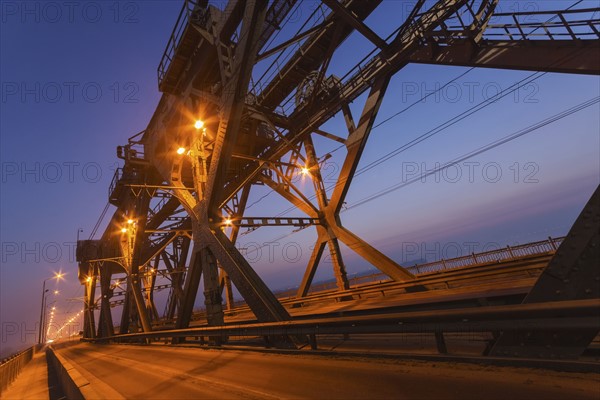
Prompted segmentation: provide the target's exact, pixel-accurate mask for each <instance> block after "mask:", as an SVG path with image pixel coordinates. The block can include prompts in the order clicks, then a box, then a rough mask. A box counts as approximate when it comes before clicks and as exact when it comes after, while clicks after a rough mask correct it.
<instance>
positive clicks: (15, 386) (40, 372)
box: [1, 351, 50, 399]
mask: <svg viewBox="0 0 600 400" xmlns="http://www.w3.org/2000/svg"><path fill="white" fill-rule="evenodd" d="M1 397H2V399H50V391H49V385H48V364H47V363H46V353H45V352H44V351H41V352H39V353H36V354H35V355H34V356H33V359H32V360H31V361H30V362H29V364H27V365H26V366H25V367H24V368H23V370H22V371H21V373H20V374H19V376H18V377H17V379H15V381H14V382H13V383H11V384H10V386H9V387H8V388H7V389H6V391H5V392H4V393H2V396H1Z"/></svg>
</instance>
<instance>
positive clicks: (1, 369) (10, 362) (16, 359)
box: [0, 346, 37, 393]
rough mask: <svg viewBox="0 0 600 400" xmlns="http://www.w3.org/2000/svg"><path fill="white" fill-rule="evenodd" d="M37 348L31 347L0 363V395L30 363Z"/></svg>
mask: <svg viewBox="0 0 600 400" xmlns="http://www.w3.org/2000/svg"><path fill="white" fill-rule="evenodd" d="M36 347H37V346H32V347H30V348H28V349H26V350H23V351H21V352H19V353H17V354H14V355H12V356H10V357H8V358H5V359H3V360H2V361H1V362H0V393H2V392H4V390H6V388H7V387H8V385H10V384H11V383H12V382H13V381H14V380H15V379H16V378H17V376H18V375H19V373H20V372H21V370H22V369H23V367H25V365H27V363H29V361H31V359H32V358H33V355H34V354H35V352H36Z"/></svg>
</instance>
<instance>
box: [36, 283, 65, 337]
mask: <svg viewBox="0 0 600 400" xmlns="http://www.w3.org/2000/svg"><path fill="white" fill-rule="evenodd" d="M63 276H65V274H63V273H62V272H55V273H54V276H51V277H50V278H46V279H44V282H43V284H42V307H41V311H40V331H39V336H38V343H40V344H41V343H42V334H43V331H44V327H43V325H44V308H45V306H46V292H47V291H48V290H46V281H49V280H50V279H56V280H57V281H59V280H60V279H61V278H62V277H63Z"/></svg>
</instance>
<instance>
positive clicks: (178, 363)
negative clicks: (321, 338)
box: [58, 344, 600, 399]
mask: <svg viewBox="0 0 600 400" xmlns="http://www.w3.org/2000/svg"><path fill="white" fill-rule="evenodd" d="M58 352H59V354H61V355H62V356H63V357H64V358H66V359H67V360H68V361H69V362H71V364H73V365H74V366H75V367H76V369H77V370H78V371H79V372H80V373H81V374H82V375H83V376H84V377H85V378H86V379H87V380H89V381H90V382H92V384H93V382H96V381H102V382H103V383H104V384H107V385H109V386H110V387H111V389H113V390H115V391H117V392H118V393H119V394H121V395H122V396H123V397H125V398H131V399H134V398H159V397H160V398H164V397H168V398H228V399H234V398H260V399H269V398H331V399H336V398H347V399H350V398H436V399H438V398H456V395H457V394H458V393H460V397H461V398H486V399H492V398H498V399H506V398H531V399H541V398H544V399H563V398H571V399H575V398H581V399H587V398H589V399H592V398H593V399H597V398H598V396H599V395H600V385H598V375H595V374H576V373H559V372H550V371H540V370H530V369H523V368H520V369H517V368H506V367H489V368H486V369H482V368H480V367H479V366H475V365H466V364H458V363H424V362H420V361H401V360H382V359H369V358H350V357H348V358H346V357H344V358H343V359H340V358H333V357H322V356H310V355H293V356H292V355H286V354H275V353H264V352H250V351H220V350H204V349H199V348H177V347H171V346H161V345H152V346H131V345H102V346H99V345H93V344H78V345H75V346H70V347H66V348H62V349H59V350H58ZM315 357H320V358H319V359H318V362H315ZM156 360H160V362H159V363H157V362H156ZM124 371H127V373H126V374H125V373H123V372H124ZM232 376H235V377H236V379H235V380H232V379H231V377H232ZM474 382H477V384H474Z"/></svg>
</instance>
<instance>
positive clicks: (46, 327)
mask: <svg viewBox="0 0 600 400" xmlns="http://www.w3.org/2000/svg"><path fill="white" fill-rule="evenodd" d="M48 296H49V295H46V297H48ZM53 304H56V300H54V301H53V302H52V303H50V304H47V303H46V306H45V307H44V326H43V327H42V328H43V330H42V332H43V333H42V342H43V343H46V339H47V336H48V331H49V330H50V326H51V325H52V322H54V313H55V311H56V306H53V307H52V308H51V309H50V313H49V314H50V321H49V322H47V317H48V307H49V306H51V305H53Z"/></svg>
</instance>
